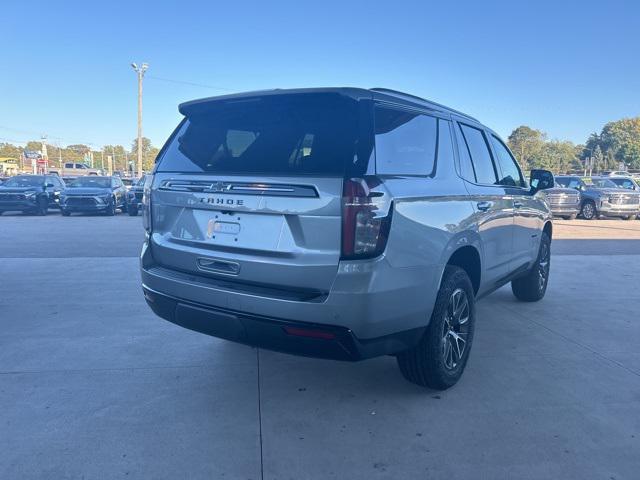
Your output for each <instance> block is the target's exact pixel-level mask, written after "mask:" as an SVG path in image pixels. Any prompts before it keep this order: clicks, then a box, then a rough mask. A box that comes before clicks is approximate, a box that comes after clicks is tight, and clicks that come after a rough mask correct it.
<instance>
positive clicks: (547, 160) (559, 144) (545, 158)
mask: <svg viewBox="0 0 640 480" xmlns="http://www.w3.org/2000/svg"><path fill="white" fill-rule="evenodd" d="M531 161H532V167H533V168H544V169H546V170H551V171H553V172H555V173H563V172H567V171H569V170H571V168H572V167H573V165H574V163H575V161H576V146H575V145H574V144H573V143H572V142H568V141H560V140H551V141H549V142H544V143H542V145H541V146H540V148H539V150H538V151H537V152H536V153H535V155H534V156H533V157H532V159H531Z"/></svg>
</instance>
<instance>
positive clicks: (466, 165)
mask: <svg viewBox="0 0 640 480" xmlns="http://www.w3.org/2000/svg"><path fill="white" fill-rule="evenodd" d="M456 125H457V127H458V128H457V132H456V135H457V137H458V152H459V153H460V176H461V177H462V178H464V179H465V180H468V181H470V182H474V183H475V182H476V181H477V180H476V173H475V172H474V171H473V164H472V163H471V155H469V148H467V143H466V142H465V140H464V136H463V135H462V130H460V124H459V123H457V124H456Z"/></svg>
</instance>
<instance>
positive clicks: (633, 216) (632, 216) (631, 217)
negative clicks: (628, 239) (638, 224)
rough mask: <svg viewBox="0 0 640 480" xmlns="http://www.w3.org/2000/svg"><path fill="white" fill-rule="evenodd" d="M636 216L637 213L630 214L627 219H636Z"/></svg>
mask: <svg viewBox="0 0 640 480" xmlns="http://www.w3.org/2000/svg"><path fill="white" fill-rule="evenodd" d="M635 219H636V216H635V215H629V216H627V220H635Z"/></svg>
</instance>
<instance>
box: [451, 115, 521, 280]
mask: <svg viewBox="0 0 640 480" xmlns="http://www.w3.org/2000/svg"><path fill="white" fill-rule="evenodd" d="M456 125H457V126H456V129H455V131H456V137H457V139H458V151H459V155H460V173H461V176H462V177H463V178H464V179H465V180H466V182H465V184H466V187H467V190H468V192H469V195H470V196H471V200H472V204H473V208H474V209H475V211H476V215H475V217H476V225H477V229H478V233H479V235H480V239H481V240H482V246H483V266H484V268H483V277H484V281H483V283H484V284H486V285H487V286H489V287H490V286H492V285H493V284H495V283H496V282H498V281H500V280H501V279H502V278H504V277H506V276H507V275H509V273H510V268H511V258H512V256H513V229H514V225H513V198H512V197H511V195H509V193H508V192H507V190H506V189H505V187H504V186H503V185H500V184H498V173H497V169H496V166H495V164H494V161H493V159H492V156H491V151H490V148H489V143H488V138H487V136H486V133H485V132H484V130H483V129H482V128H479V127H478V126H475V125H470V124H466V123H460V122H457V123H456Z"/></svg>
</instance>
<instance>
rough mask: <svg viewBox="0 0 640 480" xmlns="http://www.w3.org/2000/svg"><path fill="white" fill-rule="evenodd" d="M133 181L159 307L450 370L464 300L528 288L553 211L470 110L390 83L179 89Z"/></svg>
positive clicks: (318, 345)
mask: <svg viewBox="0 0 640 480" xmlns="http://www.w3.org/2000/svg"><path fill="white" fill-rule="evenodd" d="M180 111H181V112H182V114H183V115H184V116H185V118H184V120H183V121H182V122H181V123H180V125H179V126H178V128H177V130H176V131H175V132H174V133H173V135H172V136H171V137H170V139H169V141H168V142H167V144H166V145H165V146H164V147H163V149H162V151H161V152H160V154H159V161H158V163H157V164H156V168H155V171H154V175H153V177H150V178H149V179H147V180H146V181H145V193H144V199H143V219H144V221H143V224H144V226H145V229H146V233H147V235H146V242H145V245H144V247H143V251H142V254H141V268H142V272H141V273H142V282H143V291H144V295H145V298H146V300H147V302H148V304H149V306H150V307H151V308H152V309H153V310H154V311H155V312H156V313H157V314H158V315H160V316H161V317H163V318H165V319H167V320H169V321H171V322H174V323H177V324H179V325H182V326H184V327H186V328H190V329H193V330H196V331H199V332H203V333H207V334H209V335H213V336H217V337H221V338H226V339H229V340H233V341H236V342H241V343H245V344H249V345H254V346H258V347H265V348H269V349H273V350H278V351H283V352H289V353H295V354H299V355H308V356H317V357H324V358H333V359H341V360H359V359H363V358H369V357H374V356H378V355H386V354H391V355H395V356H396V357H397V361H398V365H399V367H400V371H401V372H402V374H403V375H404V376H405V378H407V379H408V380H409V381H411V382H414V383H417V384H419V385H426V386H429V387H432V388H437V389H443V388H448V387H450V386H452V385H453V384H455V383H456V381H457V380H458V379H459V378H460V376H461V374H462V371H463V370H464V367H465V364H466V363H467V359H468V356H469V351H470V349H471V344H472V341H473V332H474V325H475V317H476V310H475V301H476V299H477V298H480V297H483V296H485V295H488V294H489V293H491V292H492V291H494V290H495V289H497V288H499V287H501V286H502V285H504V284H506V283H508V282H511V287H512V290H513V293H514V294H515V296H516V297H517V298H518V299H520V300H523V301H537V300H540V299H541V298H542V297H543V296H544V294H545V291H546V288H547V282H548V279H549V271H550V270H549V269H550V243H551V234H552V224H551V214H550V211H549V208H548V206H547V203H546V201H545V199H544V196H543V195H542V193H540V190H541V189H545V188H549V187H552V186H553V175H552V174H551V173H550V172H548V171H533V172H532V175H531V179H532V180H531V184H532V186H530V185H529V184H528V183H527V181H526V180H525V178H524V176H523V175H522V172H521V170H520V167H519V166H518V164H517V162H516V161H515V159H514V157H513V155H512V154H511V152H510V151H509V149H508V148H507V147H506V145H505V144H504V142H503V141H502V140H501V139H500V137H499V136H498V135H497V134H496V133H495V132H493V131H492V130H491V129H489V128H487V127H486V126H485V125H483V124H481V123H480V122H479V121H478V120H476V119H474V118H472V117H470V116H468V115H465V114H463V113H460V112H457V111H455V110H452V109H449V108H447V107H444V106H442V105H439V104H436V103H434V102H430V101H427V100H424V99H421V98H418V97H414V96H412V95H408V94H404V93H400V92H395V91H391V90H386V89H372V90H365V89H355V88H325V89H301V90H273V91H264V92H253V93H246V94H237V95H229V96H224V97H218V98H209V99H204V100H197V101H192V102H188V103H185V104H182V105H181V106H180Z"/></svg>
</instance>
